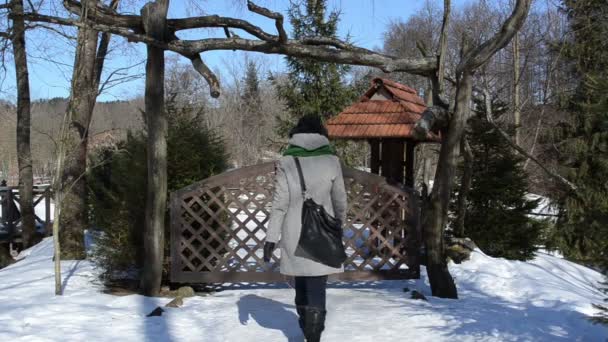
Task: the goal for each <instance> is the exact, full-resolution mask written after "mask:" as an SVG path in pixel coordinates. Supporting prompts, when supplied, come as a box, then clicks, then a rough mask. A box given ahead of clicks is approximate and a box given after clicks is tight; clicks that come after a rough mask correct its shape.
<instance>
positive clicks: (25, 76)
mask: <svg viewBox="0 0 608 342" xmlns="http://www.w3.org/2000/svg"><path fill="white" fill-rule="evenodd" d="M11 12H12V13H13V14H17V15H16V16H15V17H14V18H13V35H12V43H13V53H14V59H15V73H16V78H17V155H18V158H17V163H18V167H19V206H20V211H21V222H22V239H23V248H28V247H30V246H31V245H32V244H33V243H34V235H35V234H36V220H35V217H34V205H33V186H34V178H33V172H32V152H31V148H30V146H31V144H30V142H31V141H30V127H31V112H30V82H29V72H28V67H27V55H26V50H25V22H24V19H23V16H21V14H23V0H13V1H12V3H11Z"/></svg>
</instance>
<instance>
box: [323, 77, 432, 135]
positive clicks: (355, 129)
mask: <svg viewBox="0 0 608 342" xmlns="http://www.w3.org/2000/svg"><path fill="white" fill-rule="evenodd" d="M380 88H384V89H385V90H386V91H387V92H388V93H389V94H390V95H391V96H392V99H387V100H384V99H383V100H377V99H374V100H371V98H372V97H373V96H374V94H375V93H376V92H377V91H378V90H380ZM425 109H426V106H425V104H424V101H423V100H422V99H421V98H420V97H419V96H418V95H417V94H416V92H415V91H414V89H412V88H410V87H408V86H405V85H403V84H400V83H397V82H394V81H391V80H388V79H384V78H375V79H374V80H373V81H372V86H371V88H370V89H369V90H368V91H367V92H365V94H364V95H363V96H362V97H361V99H360V100H359V102H355V103H353V104H352V105H350V106H348V107H346V108H345V109H344V110H343V111H342V112H341V113H340V114H338V115H336V116H335V117H333V118H331V119H329V120H328V121H327V129H328V131H329V136H330V137H332V138H342V139H368V138H404V139H407V138H412V129H413V127H414V125H415V124H416V122H417V121H418V120H420V118H421V117H422V113H423V112H424V110H425ZM426 141H439V138H438V137H437V136H436V135H434V134H431V135H429V136H428V137H427V139H426Z"/></svg>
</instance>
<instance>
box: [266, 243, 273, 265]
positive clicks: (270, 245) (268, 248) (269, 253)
mask: <svg viewBox="0 0 608 342" xmlns="http://www.w3.org/2000/svg"><path fill="white" fill-rule="evenodd" d="M274 247H275V243H274V242H266V243H265V244H264V261H265V262H269V261H270V258H271V257H272V251H274Z"/></svg>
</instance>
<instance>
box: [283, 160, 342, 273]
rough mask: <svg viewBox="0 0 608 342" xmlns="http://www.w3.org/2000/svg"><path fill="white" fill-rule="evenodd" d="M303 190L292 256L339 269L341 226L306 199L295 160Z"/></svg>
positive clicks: (340, 264) (297, 163) (310, 199)
mask: <svg viewBox="0 0 608 342" xmlns="http://www.w3.org/2000/svg"><path fill="white" fill-rule="evenodd" d="M294 159H295V162H296V167H297V168H298V175H299V176H300V186H301V188H302V198H303V200H304V203H303V204H302V231H301V233H300V240H299V241H298V247H297V248H296V252H295V255H297V256H299V257H302V258H306V259H310V260H313V261H316V262H318V263H321V264H323V265H327V266H330V267H334V268H339V267H341V266H342V263H344V261H345V260H346V253H345V252H344V243H343V242H342V222H340V220H339V219H337V218H335V217H333V216H331V215H329V214H328V213H327V211H325V208H324V207H323V206H322V205H319V204H317V203H316V202H315V201H314V200H313V199H312V198H306V183H305V182H304V175H303V174H302V167H301V166H300V160H299V159H298V157H294Z"/></svg>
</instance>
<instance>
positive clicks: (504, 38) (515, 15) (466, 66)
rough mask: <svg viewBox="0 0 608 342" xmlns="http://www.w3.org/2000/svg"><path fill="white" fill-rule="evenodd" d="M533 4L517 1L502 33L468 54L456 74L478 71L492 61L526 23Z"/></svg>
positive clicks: (522, 0)
mask: <svg viewBox="0 0 608 342" xmlns="http://www.w3.org/2000/svg"><path fill="white" fill-rule="evenodd" d="M531 3H532V0H517V2H516V3H515V8H514V9H513V12H512V13H511V16H510V17H509V18H508V19H507V20H506V21H505V22H504V24H503V25H502V27H501V29H500V31H499V32H498V33H496V34H495V35H494V36H493V37H492V38H490V39H488V40H487V41H485V42H484V43H483V44H481V45H479V46H477V47H476V48H474V49H472V50H470V51H468V52H466V53H465V54H464V56H463V57H464V58H463V60H462V62H460V63H459V65H458V67H457V68H456V73H457V74H459V73H462V72H463V71H465V70H468V71H473V70H475V69H477V68H478V67H479V66H481V65H482V64H484V63H485V62H486V61H487V60H488V59H490V57H492V56H493V55H494V54H495V53H496V51H498V50H500V49H502V48H504V47H505V46H506V45H507V44H508V43H509V41H511V38H513V36H514V35H515V34H516V33H517V31H519V29H520V28H521V27H522V26H523V24H524V22H525V21H526V18H527V16H528V11H529V10H530V4H531Z"/></svg>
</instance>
